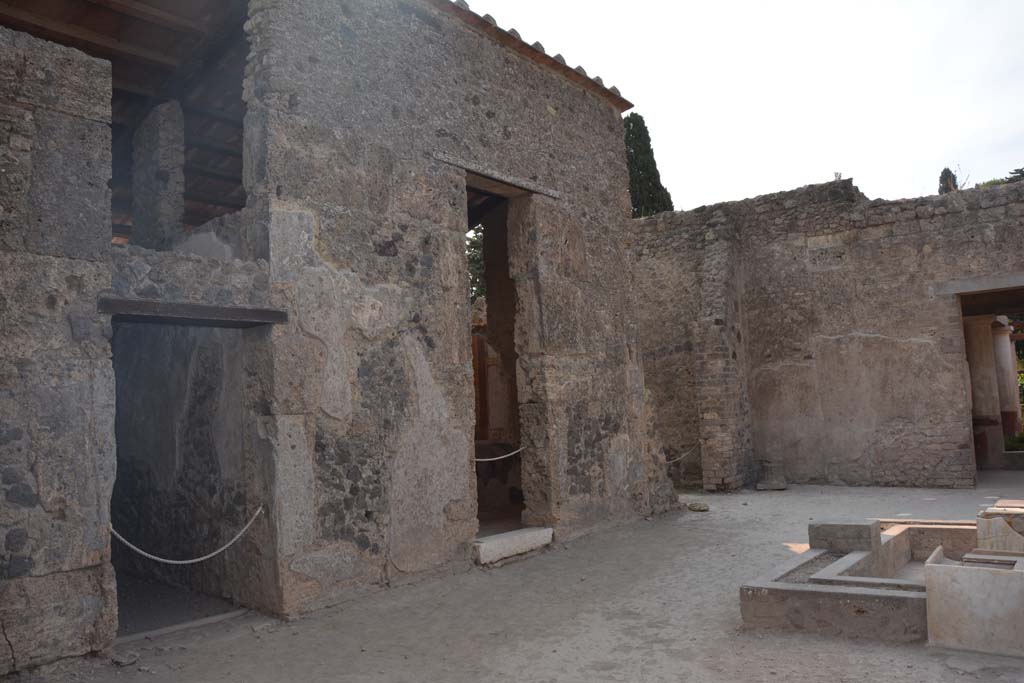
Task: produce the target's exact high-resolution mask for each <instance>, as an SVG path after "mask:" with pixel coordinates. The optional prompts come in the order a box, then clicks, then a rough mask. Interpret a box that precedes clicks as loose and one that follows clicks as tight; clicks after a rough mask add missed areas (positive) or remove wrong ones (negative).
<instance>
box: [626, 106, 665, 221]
mask: <svg viewBox="0 0 1024 683" xmlns="http://www.w3.org/2000/svg"><path fill="white" fill-rule="evenodd" d="M623 125H624V126H625V129H626V158H627V161H628V163H629V198H630V200H631V201H632V202H633V217H634V218H641V217H643V216H653V215H654V214H656V213H659V212H661V211H671V210H672V209H673V208H674V207H673V206H672V196H671V195H670V194H669V193H668V190H666V189H665V186H664V185H662V184H661V174H659V173H658V164H657V163H656V162H655V161H654V150H653V149H652V148H651V135H650V133H648V132H647V124H646V123H644V117H642V116H640V115H639V114H637V113H635V112H634V113H632V114H630V115H629V116H627V117H626V118H625V120H624V121H623Z"/></svg>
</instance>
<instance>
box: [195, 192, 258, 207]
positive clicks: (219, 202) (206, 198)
mask: <svg viewBox="0 0 1024 683" xmlns="http://www.w3.org/2000/svg"><path fill="white" fill-rule="evenodd" d="M185 201H186V202H196V203H197V204H209V205H210V206H219V207H221V208H224V209H235V210H236V211H237V210H239V209H244V208H245V202H240V201H237V200H233V199H230V198H228V197H223V196H222V197H217V196H214V195H210V194H205V193H201V192H186V193H185Z"/></svg>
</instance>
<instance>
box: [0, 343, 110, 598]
mask: <svg viewBox="0 0 1024 683" xmlns="http://www.w3.org/2000/svg"><path fill="white" fill-rule="evenodd" d="M0 387H5V389H3V390H0V473H2V480H0V491H3V495H4V498H5V504H4V505H3V506H0V534H3V535H6V534H13V535H14V536H15V537H18V536H19V535H20V536H25V537H27V538H26V542H25V543H23V544H19V547H18V548H17V549H16V550H10V549H8V550H4V551H3V552H2V553H0V559H2V561H3V567H4V574H5V575H6V577H8V578H12V577H13V576H26V575H31V576H41V575H45V574H51V573H55V572H67V571H73V570H76V569H79V568H81V567H88V566H95V565H98V564H99V563H101V562H105V561H106V560H107V559H108V557H109V547H110V546H109V542H110V541H109V532H108V531H107V524H108V522H109V518H110V513H109V501H110V492H111V489H112V487H113V481H114V462H115V453H114V406H113V400H114V399H113V396H114V378H113V372H112V370H111V368H110V361H109V360H102V361H85V360H46V361H43V360H36V361H28V360H17V361H10V360H3V361H0Z"/></svg>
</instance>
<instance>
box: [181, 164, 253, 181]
mask: <svg viewBox="0 0 1024 683" xmlns="http://www.w3.org/2000/svg"><path fill="white" fill-rule="evenodd" d="M185 174H186V175H193V176H199V177H200V178H209V179H211V180H221V181H223V182H226V183H234V184H236V185H241V184H242V175H241V174H240V173H232V172H230V171H221V170H218V169H216V168H210V167H209V166H203V165H201V164H185Z"/></svg>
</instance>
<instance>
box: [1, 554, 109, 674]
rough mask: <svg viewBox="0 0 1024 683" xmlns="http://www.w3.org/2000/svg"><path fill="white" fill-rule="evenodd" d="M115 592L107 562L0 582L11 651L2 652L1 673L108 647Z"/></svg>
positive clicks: (2, 618) (5, 633)
mask: <svg viewBox="0 0 1024 683" xmlns="http://www.w3.org/2000/svg"><path fill="white" fill-rule="evenodd" d="M115 593H116V591H115V588H114V571H113V569H112V568H111V567H110V565H109V564H108V563H106V562H104V563H103V564H102V565H100V566H96V567H88V568H84V569H78V570H76V571H70V572H60V573H55V574H48V575H46V576H29V577H21V578H17V579H8V580H6V581H0V624H2V625H3V635H4V637H5V639H6V641H7V643H6V647H5V648H4V649H6V648H9V649H10V653H11V657H10V658H7V659H6V660H5V659H4V657H3V656H0V675H2V674H4V673H8V672H10V671H13V670H15V668H16V669H17V670H23V669H28V668H32V667H35V666H40V665H42V664H46V663H49V662H52V661H54V660H56V659H59V658H61V657H73V656H75V655H84V654H87V653H89V652H96V651H99V650H104V649H106V648H108V647H110V645H111V644H112V643H113V642H114V636H115V635H116V633H117V600H116V596H115ZM5 664H6V667H7V668H6V669H4V668H3V667H4V666H5Z"/></svg>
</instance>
